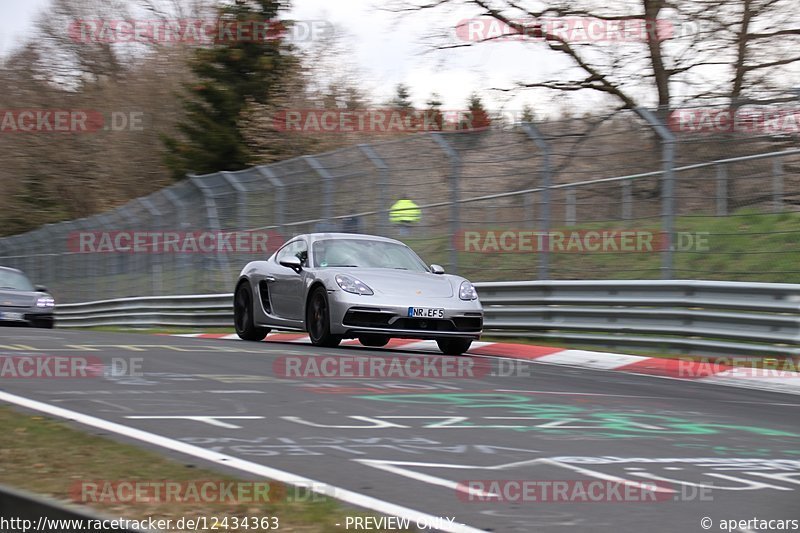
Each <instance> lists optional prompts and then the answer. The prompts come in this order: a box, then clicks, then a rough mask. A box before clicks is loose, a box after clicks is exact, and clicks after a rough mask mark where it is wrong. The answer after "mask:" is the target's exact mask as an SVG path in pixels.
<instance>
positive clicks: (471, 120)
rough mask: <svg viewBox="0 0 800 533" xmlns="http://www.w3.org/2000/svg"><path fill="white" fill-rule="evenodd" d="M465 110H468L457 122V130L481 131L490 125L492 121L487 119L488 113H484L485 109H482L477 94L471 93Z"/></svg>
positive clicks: (481, 101)
mask: <svg viewBox="0 0 800 533" xmlns="http://www.w3.org/2000/svg"><path fill="white" fill-rule="evenodd" d="M467 109H469V111H468V112H467V113H466V115H465V116H464V117H463V118H462V119H461V120H460V121H459V127H458V129H460V130H482V129H485V128H488V127H489V126H490V125H491V122H492V121H491V119H490V118H489V113H487V112H486V108H485V107H483V100H481V97H480V96H478V94H477V93H472V94H471V95H470V97H469V103H468V105H467Z"/></svg>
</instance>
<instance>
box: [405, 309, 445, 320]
mask: <svg viewBox="0 0 800 533" xmlns="http://www.w3.org/2000/svg"><path fill="white" fill-rule="evenodd" d="M408 316H409V317H411V318H444V309H435V308H433V307H409V308H408Z"/></svg>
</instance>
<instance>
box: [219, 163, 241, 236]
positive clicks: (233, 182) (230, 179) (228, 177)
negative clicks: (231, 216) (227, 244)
mask: <svg viewBox="0 0 800 533" xmlns="http://www.w3.org/2000/svg"><path fill="white" fill-rule="evenodd" d="M220 174H222V177H223V178H225V182H226V183H227V184H228V185H230V186H231V188H232V189H233V190H234V191H236V225H237V226H239V227H238V228H237V229H239V230H240V231H244V230H246V229H247V188H246V187H245V186H244V185H242V183H241V182H240V181H239V180H237V179H236V177H235V176H234V175H233V174H231V173H230V172H226V171H224V170H223V171H221V172H220Z"/></svg>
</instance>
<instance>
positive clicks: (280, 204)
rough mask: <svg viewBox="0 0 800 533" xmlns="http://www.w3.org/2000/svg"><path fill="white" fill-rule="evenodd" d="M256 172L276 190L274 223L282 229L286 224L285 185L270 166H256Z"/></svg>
mask: <svg viewBox="0 0 800 533" xmlns="http://www.w3.org/2000/svg"><path fill="white" fill-rule="evenodd" d="M256 170H258V173H259V174H261V175H262V176H264V177H265V178H267V179H268V180H269V183H270V185H272V186H273V187H275V188H276V189H277V190H278V195H277V198H276V201H275V204H274V205H275V225H276V226H278V227H280V228H281V230H282V229H283V226H284V224H286V211H285V205H286V185H284V183H283V181H281V180H280V178H278V176H276V175H275V173H274V172H273V171H272V169H271V168H269V167H267V166H261V167H256Z"/></svg>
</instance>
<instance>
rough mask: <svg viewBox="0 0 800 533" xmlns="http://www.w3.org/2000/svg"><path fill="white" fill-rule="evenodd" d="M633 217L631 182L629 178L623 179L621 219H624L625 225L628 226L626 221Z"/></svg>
mask: <svg viewBox="0 0 800 533" xmlns="http://www.w3.org/2000/svg"><path fill="white" fill-rule="evenodd" d="M632 218H633V183H631V180H623V182H622V220H624V221H625V227H626V228H627V227H628V222H629V221H630V220H631V219H632Z"/></svg>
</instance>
